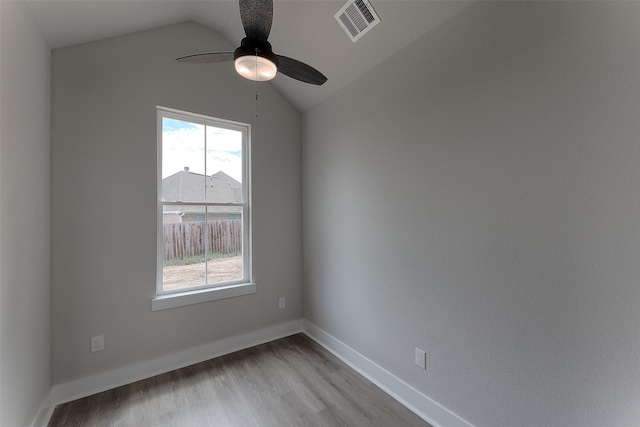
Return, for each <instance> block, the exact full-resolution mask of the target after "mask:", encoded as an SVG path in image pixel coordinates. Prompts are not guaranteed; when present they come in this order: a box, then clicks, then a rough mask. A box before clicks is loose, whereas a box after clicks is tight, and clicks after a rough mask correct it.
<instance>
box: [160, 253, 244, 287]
mask: <svg viewBox="0 0 640 427" xmlns="http://www.w3.org/2000/svg"><path fill="white" fill-rule="evenodd" d="M204 275H205V263H204V262H201V263H198V264H190V265H172V266H168V267H164V268H163V269H162V279H163V285H164V289H165V290H169V289H181V288H186V287H189V286H199V285H203V284H204V283H205V280H204ZM207 276H208V280H207V283H209V284H212V283H220V282H229V281H232V280H240V279H242V256H241V255H238V256H234V257H228V258H218V259H214V260H211V261H209V266H208V275H207Z"/></svg>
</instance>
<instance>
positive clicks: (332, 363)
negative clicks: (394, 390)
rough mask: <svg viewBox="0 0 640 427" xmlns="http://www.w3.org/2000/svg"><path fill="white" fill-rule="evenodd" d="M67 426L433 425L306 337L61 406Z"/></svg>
mask: <svg viewBox="0 0 640 427" xmlns="http://www.w3.org/2000/svg"><path fill="white" fill-rule="evenodd" d="M61 426H64V427H73V426H82V427H85V426H100V427H102V426H105V427H106V426H118V427H124V426H127V427H129V426H131V427H147V426H148V427H163V426H171V427H174V426H175V427H204V426H215V427H254V426H255V427H283V426H291V427H305V426H322V427H324V426H345V427H359V426H380V427H403V426H421V427H429V424H428V423H426V422H425V421H423V420H422V419H421V418H419V417H418V416H417V415H415V414H414V413H412V412H411V411H409V410H408V409H407V408H405V407H404V406H402V405H401V404H400V403H398V402H397V401H395V400H394V399H393V398H391V397H389V396H388V395H387V394H385V393H384V392H383V391H382V390H380V389H379V388H378V387H376V386H375V385H373V384H372V383H371V382H369V381H368V380H367V379H365V378H364V377H362V376H361V375H360V374H358V373H357V372H355V371H354V370H353V369H351V368H350V367H348V366H347V365H345V364H344V363H343V362H342V361H340V360H339V359H338V358H336V357H335V356H333V355H332V354H331V353H329V352H328V351H327V350H325V349H324V348H323V347H321V346H320V345H318V344H317V343H315V342H314V341H313V340H311V339H310V338H308V337H307V336H305V335H303V334H298V335H293V336H290V337H287V338H283V339H280V340H276V341H273V342H270V343H266V344H262V345H259V346H256V347H252V348H249V349H246V350H242V351H238V352H236V353H232V354H228V355H226V356H221V357H217V358H215V359H211V360H208V361H206V362H202V363H198V364H195V365H192V366H187V367H185V368H182V369H178V370H175V371H171V372H167V373H165V374H161V375H158V376H155V377H152V378H148V379H145V380H142V381H137V382H134V383H132V384H128V385H125V386H122V387H118V388H115V389H113V390H108V391H105V392H103V393H98V394H95V395H92V396H89V397H85V398H83V399H79V400H75V401H73V402H69V403H65V404H63V405H59V406H57V407H56V408H55V410H54V412H53V415H52V417H51V420H50V422H49V427H61Z"/></svg>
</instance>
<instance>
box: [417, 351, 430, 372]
mask: <svg viewBox="0 0 640 427" xmlns="http://www.w3.org/2000/svg"><path fill="white" fill-rule="evenodd" d="M416 366H417V367H418V368H421V369H427V353H425V352H424V351H423V350H420V349H419V348H416Z"/></svg>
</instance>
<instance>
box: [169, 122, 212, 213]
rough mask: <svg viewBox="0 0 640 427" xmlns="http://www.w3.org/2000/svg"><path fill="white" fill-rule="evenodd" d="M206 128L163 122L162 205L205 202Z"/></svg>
mask: <svg viewBox="0 0 640 427" xmlns="http://www.w3.org/2000/svg"><path fill="white" fill-rule="evenodd" d="M204 150H205V126H204V125H199V124H196V123H191V122H186V121H183V120H176V119H170V118H167V117H163V118H162V201H165V202H204V201H205V187H206V180H205V176H204V173H205V160H204Z"/></svg>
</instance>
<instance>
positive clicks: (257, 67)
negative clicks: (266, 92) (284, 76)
mask: <svg viewBox="0 0 640 427" xmlns="http://www.w3.org/2000/svg"><path fill="white" fill-rule="evenodd" d="M235 65H236V71H237V72H238V74H240V75H241V76H242V77H244V78H245V79H249V80H256V81H259V82H266V81H267V80H271V79H273V78H274V77H275V76H276V73H277V72H278V67H276V64H274V63H273V62H271V61H269V60H268V59H267V58H263V57H261V56H257V55H245V56H240V57H238V59H236V60H235Z"/></svg>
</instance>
